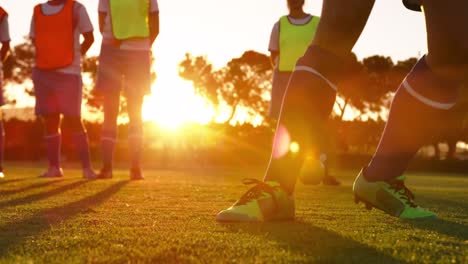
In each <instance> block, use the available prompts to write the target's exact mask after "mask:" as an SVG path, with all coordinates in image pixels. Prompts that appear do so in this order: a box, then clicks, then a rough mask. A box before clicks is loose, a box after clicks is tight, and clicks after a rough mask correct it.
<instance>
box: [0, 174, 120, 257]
mask: <svg viewBox="0 0 468 264" xmlns="http://www.w3.org/2000/svg"><path fill="white" fill-rule="evenodd" d="M128 183H129V181H120V182H117V183H115V184H113V185H111V186H110V187H108V188H106V189H105V190H103V191H100V192H98V193H96V194H94V195H91V196H88V197H86V198H83V199H81V200H78V201H76V202H73V203H69V204H66V205H62V206H58V207H54V208H50V209H47V210H44V211H42V212H39V213H37V214H35V215H33V216H32V217H29V218H27V219H23V220H21V221H19V222H12V223H9V224H7V225H4V226H0V256H2V255H5V254H6V253H7V252H8V250H9V249H11V248H12V247H14V246H15V245H18V244H20V243H22V242H23V241H24V240H26V239H28V238H31V237H33V236H35V235H38V234H39V233H41V232H44V231H46V230H48V229H50V228H52V227H53V226H56V225H58V224H60V223H62V222H64V221H66V220H68V219H70V218H73V217H75V216H77V215H78V214H80V213H86V212H87V211H89V208H90V207H94V206H98V205H99V204H102V203H103V202H105V201H106V200H108V199H109V198H110V197H112V196H113V195H114V194H116V193H117V192H118V191H120V189H122V187H124V186H125V185H126V184H128Z"/></svg>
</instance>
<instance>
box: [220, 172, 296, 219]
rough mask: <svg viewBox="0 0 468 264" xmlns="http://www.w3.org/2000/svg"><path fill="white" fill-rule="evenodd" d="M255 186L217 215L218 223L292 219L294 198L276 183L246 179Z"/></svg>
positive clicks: (246, 182) (247, 182)
mask: <svg viewBox="0 0 468 264" xmlns="http://www.w3.org/2000/svg"><path fill="white" fill-rule="evenodd" d="M244 184H255V186H254V187H252V188H251V189H250V190H248V191H247V192H246V193H245V194H244V195H243V196H242V197H241V198H240V199H239V200H238V201H237V202H236V203H235V204H234V205H232V206H231V207H229V208H228V209H225V210H223V211H221V212H219V213H218V215H217V216H216V221H219V222H263V221H279V220H291V219H294V214H295V207H294V198H293V197H292V196H291V195H289V194H288V193H287V192H286V191H284V190H283V188H281V186H280V184H279V183H277V182H262V181H259V180H255V179H246V180H244Z"/></svg>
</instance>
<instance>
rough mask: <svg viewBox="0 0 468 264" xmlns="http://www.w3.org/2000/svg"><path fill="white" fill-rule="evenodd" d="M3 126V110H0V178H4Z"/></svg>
mask: <svg viewBox="0 0 468 264" xmlns="http://www.w3.org/2000/svg"><path fill="white" fill-rule="evenodd" d="M4 144H5V128H4V124H3V112H2V111H1V110H0V178H4V177H5V175H4V174H3V155H4V151H5V145H4Z"/></svg>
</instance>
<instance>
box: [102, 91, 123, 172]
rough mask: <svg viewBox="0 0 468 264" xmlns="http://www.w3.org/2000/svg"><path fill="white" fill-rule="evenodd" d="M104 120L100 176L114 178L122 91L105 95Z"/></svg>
mask: <svg viewBox="0 0 468 264" xmlns="http://www.w3.org/2000/svg"><path fill="white" fill-rule="evenodd" d="M103 99H104V101H103V104H104V107H103V111H104V121H103V123H102V131H101V155H102V165H103V167H102V169H101V172H100V173H99V175H98V178H101V179H106V178H112V166H113V159H114V151H115V145H116V144H117V118H118V116H119V109H120V91H118V90H116V91H109V92H107V94H106V95H105V96H104V98H103Z"/></svg>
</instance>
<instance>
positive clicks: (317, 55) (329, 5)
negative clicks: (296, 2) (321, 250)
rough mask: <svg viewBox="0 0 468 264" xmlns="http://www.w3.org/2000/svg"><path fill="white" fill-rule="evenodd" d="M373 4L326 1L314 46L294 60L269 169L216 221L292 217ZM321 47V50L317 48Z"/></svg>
mask: <svg viewBox="0 0 468 264" xmlns="http://www.w3.org/2000/svg"><path fill="white" fill-rule="evenodd" d="M373 3H374V1H373V0H367V1H362V0H350V1H340V0H326V1H324V4H323V9H322V10H323V11H322V17H321V22H320V24H319V26H318V30H317V34H316V35H315V38H314V41H313V44H312V46H311V47H310V48H309V49H308V51H307V52H306V54H305V55H304V57H303V58H302V59H301V60H300V61H299V62H298V64H297V67H296V69H295V71H294V73H293V76H292V78H291V80H290V83H289V86H288V90H287V92H286V95H285V98H284V102H283V109H282V113H281V117H280V120H279V124H278V129H277V131H276V134H275V142H274V147H273V151H272V157H271V160H270V165H269V168H268V170H267V172H266V176H265V178H264V181H258V180H249V181H248V182H246V183H248V184H255V186H254V187H252V188H251V189H250V190H248V191H247V192H246V193H245V194H244V195H243V196H242V197H241V198H240V199H239V200H238V201H237V202H236V203H235V204H234V205H233V206H231V207H229V208H228V209H226V210H223V211H221V212H220V213H219V214H218V216H217V220H218V221H266V220H275V219H291V218H293V217H294V199H293V197H292V193H293V191H294V187H295V183H296V179H297V176H298V174H299V171H300V169H301V166H302V161H303V159H304V157H305V155H306V154H307V152H308V151H309V150H310V148H311V147H312V146H313V144H316V142H317V141H318V140H319V139H320V135H321V134H322V133H323V129H324V122H325V121H326V120H327V118H328V115H329V114H330V112H331V109H332V107H333V102H334V99H335V95H336V91H335V89H336V85H337V83H338V81H339V80H340V79H345V78H346V76H345V74H344V73H345V72H346V71H345V69H346V70H347V68H348V67H347V63H346V62H347V61H348V59H346V58H347V57H348V56H349V55H350V51H351V49H352V47H353V46H354V44H355V42H356V40H357V39H358V37H359V35H360V33H361V31H362V29H363V28H364V26H365V24H366V21H367V18H368V17H369V14H370V11H371V10H372V6H373ZM321 47H325V48H326V49H324V48H321Z"/></svg>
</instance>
